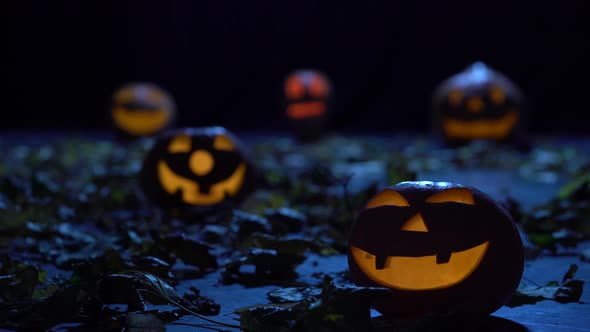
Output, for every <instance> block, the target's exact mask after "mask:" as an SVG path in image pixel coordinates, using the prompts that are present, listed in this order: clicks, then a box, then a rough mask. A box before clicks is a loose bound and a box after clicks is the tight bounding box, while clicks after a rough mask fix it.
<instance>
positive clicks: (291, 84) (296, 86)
mask: <svg viewBox="0 0 590 332" xmlns="http://www.w3.org/2000/svg"><path fill="white" fill-rule="evenodd" d="M285 96H287V99H293V100H295V99H301V98H303V97H304V96H305V86H303V84H302V83H301V82H300V81H299V78H298V77H296V76H293V77H289V79H288V80H287V82H285Z"/></svg>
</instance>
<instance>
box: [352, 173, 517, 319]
mask: <svg viewBox="0 0 590 332" xmlns="http://www.w3.org/2000/svg"><path fill="white" fill-rule="evenodd" d="M348 263H349V268H350V273H351V277H352V280H353V282H354V283H356V284H357V285H361V286H375V287H387V288H390V291H391V292H390V296H388V297H386V298H382V299H379V300H377V301H376V303H375V304H374V306H375V308H376V309H377V310H378V311H379V312H381V313H382V314H383V315H384V316H386V317H391V318H415V317H419V316H422V315H447V314H453V313H475V314H489V313H491V312H493V311H495V310H497V309H498V308H500V307H501V306H502V305H504V304H505V303H506V302H507V301H508V300H509V299H510V297H511V296H512V294H513V293H514V291H515V290H516V288H517V286H518V284H519V282H520V279H521V276H522V272H523V268H524V256H523V247H522V242H521V239H520V235H519V233H518V230H517V229H516V227H515V225H514V223H513V221H512V218H511V216H510V214H509V213H508V212H507V211H506V210H505V209H504V208H503V207H502V206H501V205H500V204H498V203H497V202H496V201H494V200H493V199H492V198H490V197H489V196H487V195H486V194H484V193H483V192H481V191H479V190H477V189H475V188H472V187H468V186H462V185H459V184H454V183H448V182H429V181H409V182H401V183H398V184H396V185H394V186H391V187H388V188H386V189H384V190H382V191H381V192H379V193H378V194H376V195H375V196H374V197H373V198H371V199H370V200H369V201H368V202H367V203H366V204H365V205H364V207H363V208H362V209H361V211H360V213H359V215H358V218H357V220H356V221H355V224H354V226H353V228H352V232H351V237H350V242H349V253H348Z"/></svg>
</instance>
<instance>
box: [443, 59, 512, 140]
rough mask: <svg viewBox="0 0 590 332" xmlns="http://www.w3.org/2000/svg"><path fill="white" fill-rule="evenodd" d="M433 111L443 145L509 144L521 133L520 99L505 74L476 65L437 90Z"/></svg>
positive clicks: (456, 75)
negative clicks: (479, 141) (473, 143)
mask: <svg viewBox="0 0 590 332" xmlns="http://www.w3.org/2000/svg"><path fill="white" fill-rule="evenodd" d="M433 112H434V123H433V125H434V127H435V130H436V131H437V132H438V133H440V134H441V135H442V138H443V140H445V141H446V142H447V143H451V144H464V143H468V142H470V141H473V140H492V141H504V142H510V141H514V140H515V139H517V138H518V136H519V135H521V134H522V131H523V121H524V96H523V93H522V91H521V90H520V89H519V88H518V87H517V86H516V84H515V83H514V82H512V81H511V80H510V79H508V78H507V77H506V76H505V75H503V74H501V73H499V72H497V71H495V70H493V69H491V68H489V67H488V66H486V65H485V64H484V63H482V62H476V63H474V64H472V65H471V66H470V67H468V68H466V69H465V70H464V71H462V72H460V73H458V74H455V75H453V76H451V77H450V78H448V79H447V80H445V81H444V82H442V83H441V84H440V85H439V86H438V87H437V89H436V91H435V93H434V96H433Z"/></svg>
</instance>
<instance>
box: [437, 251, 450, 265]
mask: <svg viewBox="0 0 590 332" xmlns="http://www.w3.org/2000/svg"><path fill="white" fill-rule="evenodd" d="M450 260H451V252H450V251H446V252H443V253H439V254H437V255H436V264H444V263H448V262H449V261H450Z"/></svg>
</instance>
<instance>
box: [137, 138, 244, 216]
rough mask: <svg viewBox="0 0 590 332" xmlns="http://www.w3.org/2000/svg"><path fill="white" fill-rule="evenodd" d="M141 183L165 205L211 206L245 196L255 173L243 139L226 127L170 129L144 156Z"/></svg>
mask: <svg viewBox="0 0 590 332" xmlns="http://www.w3.org/2000/svg"><path fill="white" fill-rule="evenodd" d="M140 184H141V187H142V188H143V191H144V192H145V193H146V196H148V198H150V199H151V200H152V201H153V202H155V203H157V204H158V205H160V206H161V207H164V208H178V209H187V208H188V209H190V208H197V209H198V208H214V207H217V206H220V205H236V204H238V203H240V202H241V201H242V200H243V199H244V198H246V197H247V195H248V194H249V193H251V192H252V191H253V190H254V185H255V171H254V167H253V164H252V162H251V161H250V159H249V157H248V156H247V152H246V149H245V146H244V145H243V143H241V142H240V141H239V140H238V138H237V137H236V136H235V135H233V134H232V133H230V132H229V131H228V130H226V129H225V128H223V127H203V128H182V129H173V130H168V131H166V132H165V133H163V134H161V135H160V136H159V137H158V138H157V140H156V141H155V143H154V145H153V147H152V148H151V150H150V151H149V152H148V154H147V155H146V157H145V159H144V162H143V166H142V169H141V171H140Z"/></svg>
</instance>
